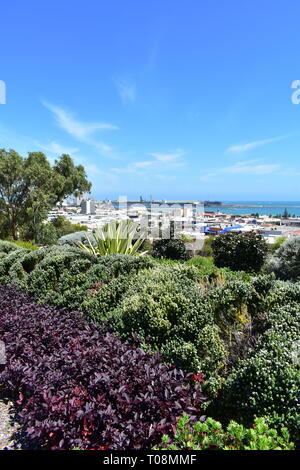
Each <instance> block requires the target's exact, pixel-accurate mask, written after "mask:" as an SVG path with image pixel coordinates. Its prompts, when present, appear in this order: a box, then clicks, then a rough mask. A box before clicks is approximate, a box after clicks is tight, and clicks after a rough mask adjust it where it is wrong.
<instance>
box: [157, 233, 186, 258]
mask: <svg viewBox="0 0 300 470" xmlns="http://www.w3.org/2000/svg"><path fill="white" fill-rule="evenodd" d="M152 256H153V257H154V258H167V259H173V260H178V261H187V260H188V259H189V256H188V254H187V251H186V248H185V244H184V242H183V241H182V240H180V239H176V238H170V239H169V238H167V239H164V238H163V239H161V240H156V241H154V243H153V251H152Z"/></svg>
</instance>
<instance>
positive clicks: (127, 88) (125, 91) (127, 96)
mask: <svg viewBox="0 0 300 470" xmlns="http://www.w3.org/2000/svg"><path fill="white" fill-rule="evenodd" d="M114 83H115V85H116V87H117V90H118V93H119V95H120V98H121V100H122V102H123V103H124V104H126V103H134V102H135V100H136V83H135V82H134V81H132V80H128V79H126V80H125V79H117V80H114Z"/></svg>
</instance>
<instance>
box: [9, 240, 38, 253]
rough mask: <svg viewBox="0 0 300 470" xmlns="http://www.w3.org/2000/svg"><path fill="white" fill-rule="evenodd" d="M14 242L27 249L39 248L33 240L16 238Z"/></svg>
mask: <svg viewBox="0 0 300 470" xmlns="http://www.w3.org/2000/svg"><path fill="white" fill-rule="evenodd" d="M14 244H15V245H17V246H18V247H21V248H25V249H26V250H31V251H34V250H38V248H39V247H38V246H37V245H36V244H35V243H34V242H32V241H22V240H15V241H14Z"/></svg>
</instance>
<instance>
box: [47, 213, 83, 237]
mask: <svg viewBox="0 0 300 470" xmlns="http://www.w3.org/2000/svg"><path fill="white" fill-rule="evenodd" d="M49 224H51V225H53V227H55V229H56V232H57V236H58V238H60V237H63V236H65V235H69V234H70V233H75V232H80V231H87V229H88V227H87V226H86V225H81V224H72V222H70V221H69V220H68V219H67V218H66V217H64V216H62V215H59V216H57V217H55V218H54V219H52V220H51V221H50V222H49Z"/></svg>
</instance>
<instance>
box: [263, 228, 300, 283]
mask: <svg viewBox="0 0 300 470" xmlns="http://www.w3.org/2000/svg"><path fill="white" fill-rule="evenodd" d="M266 269H267V271H269V272H274V273H275V275H276V277H278V278H279V279H284V280H292V281H294V280H296V279H297V278H299V279H300V237H294V238H290V239H288V240H286V241H285V242H284V243H283V244H282V245H281V246H280V247H279V248H278V250H277V251H276V252H275V253H274V256H273V257H271V259H270V260H269V261H268V262H267V265H266Z"/></svg>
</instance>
